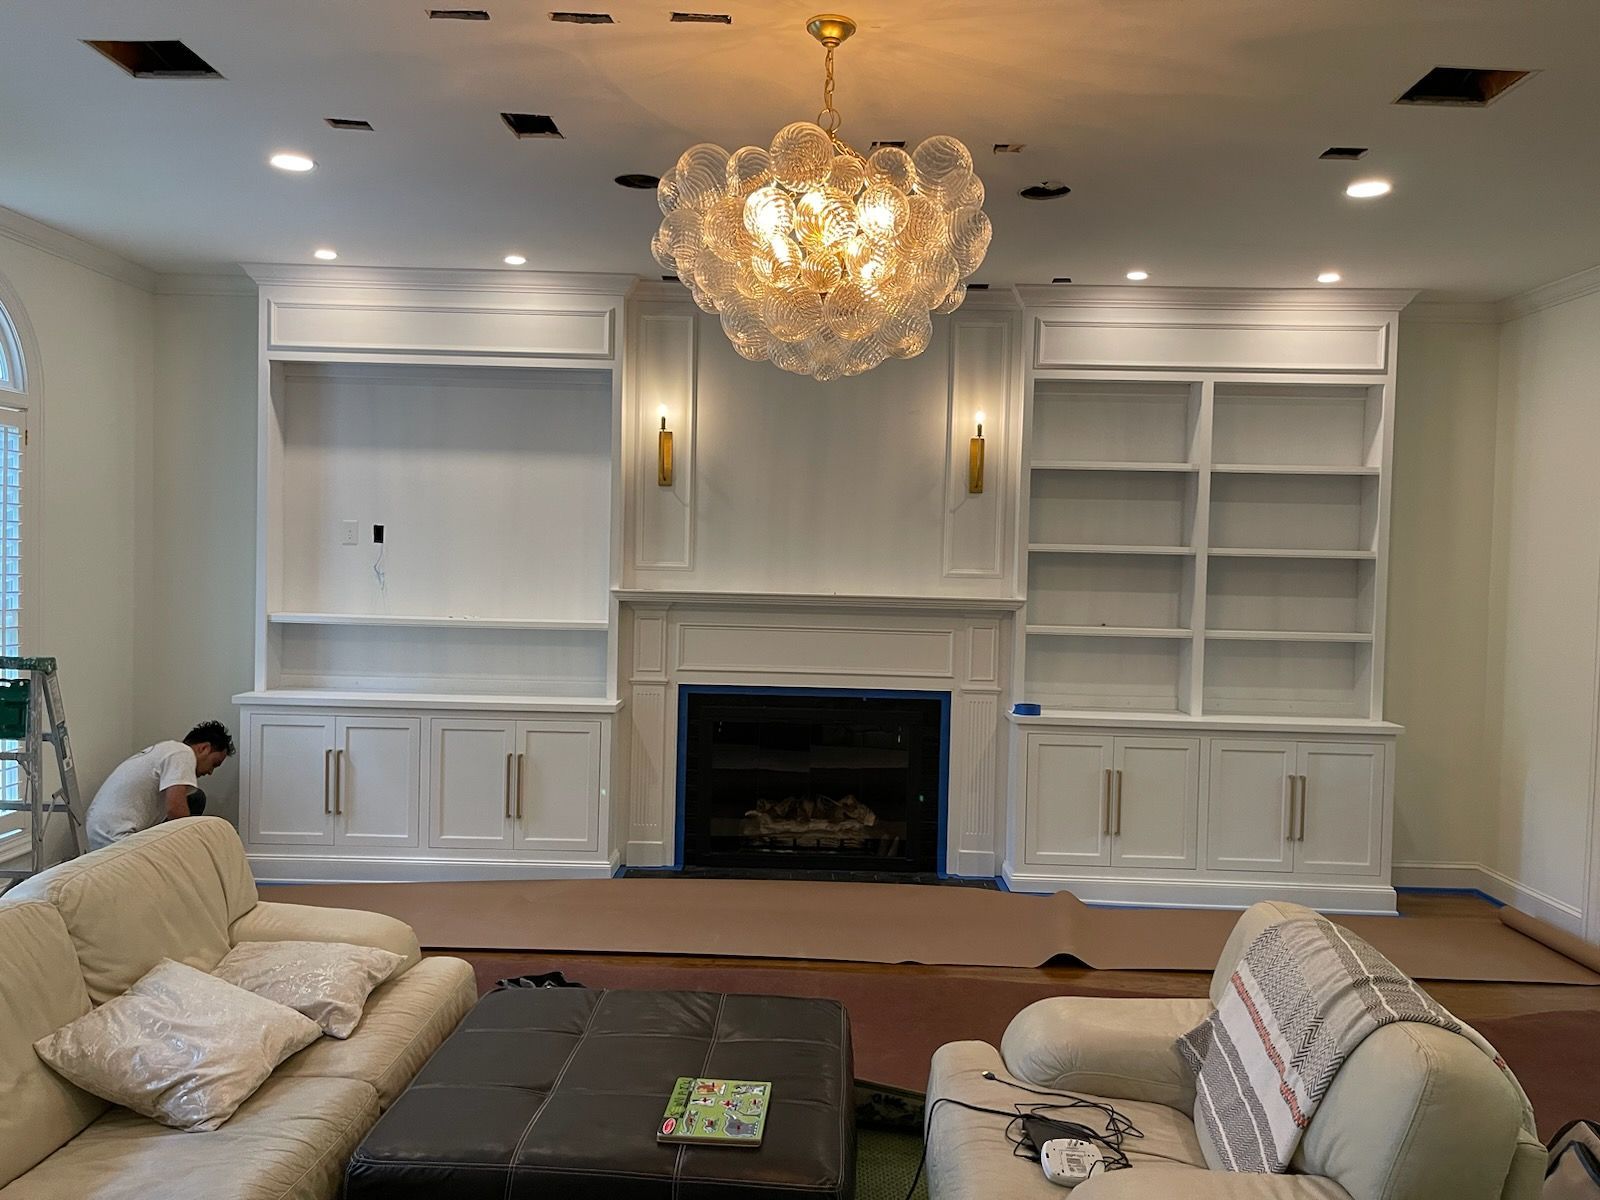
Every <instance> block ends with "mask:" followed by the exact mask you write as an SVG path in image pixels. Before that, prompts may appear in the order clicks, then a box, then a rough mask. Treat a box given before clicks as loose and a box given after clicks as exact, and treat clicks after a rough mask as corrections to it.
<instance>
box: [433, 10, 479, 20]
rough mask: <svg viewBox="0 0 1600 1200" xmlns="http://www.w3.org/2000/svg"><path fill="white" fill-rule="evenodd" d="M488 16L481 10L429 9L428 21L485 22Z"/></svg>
mask: <svg viewBox="0 0 1600 1200" xmlns="http://www.w3.org/2000/svg"><path fill="white" fill-rule="evenodd" d="M488 19H489V14H488V12H487V11H486V10H485V9H481V8H430V9H429V10H428V20H430V21H487V20H488Z"/></svg>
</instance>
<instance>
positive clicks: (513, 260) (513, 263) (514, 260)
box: [500, 254, 528, 267]
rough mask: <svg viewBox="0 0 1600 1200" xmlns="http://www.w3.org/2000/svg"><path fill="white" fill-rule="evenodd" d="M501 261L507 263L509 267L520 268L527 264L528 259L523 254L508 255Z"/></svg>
mask: <svg viewBox="0 0 1600 1200" xmlns="http://www.w3.org/2000/svg"><path fill="white" fill-rule="evenodd" d="M500 261H501V262H503V263H505V264H506V266H508V267H520V266H522V265H523V264H524V263H526V262H527V261H528V259H527V257H526V256H525V255H522V254H508V255H506V256H505V257H504V258H503V259H501V260H500Z"/></svg>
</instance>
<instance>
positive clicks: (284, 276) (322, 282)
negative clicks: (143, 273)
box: [239, 263, 638, 296]
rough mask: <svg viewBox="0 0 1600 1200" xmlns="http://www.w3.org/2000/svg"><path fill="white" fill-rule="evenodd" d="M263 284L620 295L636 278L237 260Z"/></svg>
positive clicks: (605, 275)
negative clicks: (245, 261)
mask: <svg viewBox="0 0 1600 1200" xmlns="http://www.w3.org/2000/svg"><path fill="white" fill-rule="evenodd" d="M239 265H240V266H241V267H242V268H243V269H244V272H245V274H247V275H248V276H249V277H250V278H251V279H253V280H255V281H256V283H258V284H260V285H262V286H263V287H267V286H271V285H274V284H289V285H293V286H295V287H328V288H404V289H405V290H407V291H415V292H499V293H505V294H523V295H525V294H528V293H543V294H545V295H549V294H552V293H570V294H581V295H589V296H594V295H602V296H624V295H626V294H627V292H628V290H629V289H630V288H631V287H633V285H634V283H635V281H636V279H637V278H638V277H637V276H634V275H614V274H598V273H595V274H583V273H578V272H568V271H523V270H505V271H496V270H482V269H471V270H448V269H442V268H438V267H338V266H327V267H323V266H310V265H305V264H292V263H240V264H239Z"/></svg>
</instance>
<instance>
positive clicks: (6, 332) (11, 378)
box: [0, 304, 28, 392]
mask: <svg viewBox="0 0 1600 1200" xmlns="http://www.w3.org/2000/svg"><path fill="white" fill-rule="evenodd" d="M27 390H28V372H27V368H26V367H25V366H24V364H23V362H22V341H21V339H20V338H18V337H17V327H16V326H15V325H13V324H12V323H11V314H10V313H8V312H6V306H5V305H4V304H0V392H25V391H27Z"/></svg>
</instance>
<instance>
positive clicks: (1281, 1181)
mask: <svg viewBox="0 0 1600 1200" xmlns="http://www.w3.org/2000/svg"><path fill="white" fill-rule="evenodd" d="M1072 1195H1073V1200H1171V1198H1172V1197H1174V1196H1181V1197H1183V1200H1350V1193H1349V1192H1347V1191H1345V1190H1344V1189H1343V1188H1342V1187H1340V1186H1339V1185H1338V1184H1337V1183H1335V1182H1334V1181H1333V1180H1331V1179H1325V1178H1323V1177H1322V1176H1320V1175H1245V1174H1239V1173H1236V1172H1233V1171H1207V1170H1205V1169H1204V1168H1201V1167H1183V1166H1167V1165H1165V1164H1157V1163H1139V1164H1138V1165H1137V1166H1135V1167H1134V1168H1133V1169H1132V1170H1128V1171H1109V1172H1107V1173H1106V1174H1104V1175H1096V1176H1095V1177H1094V1178H1093V1179H1090V1180H1087V1181H1086V1182H1084V1183H1080V1184H1079V1185H1078V1186H1077V1187H1075V1188H1073V1189H1072Z"/></svg>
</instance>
